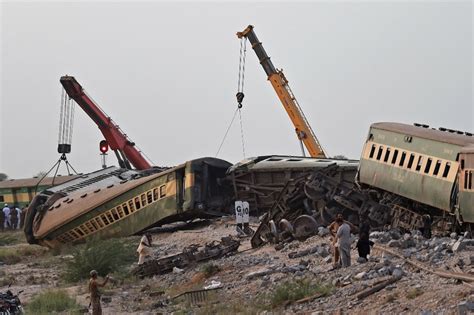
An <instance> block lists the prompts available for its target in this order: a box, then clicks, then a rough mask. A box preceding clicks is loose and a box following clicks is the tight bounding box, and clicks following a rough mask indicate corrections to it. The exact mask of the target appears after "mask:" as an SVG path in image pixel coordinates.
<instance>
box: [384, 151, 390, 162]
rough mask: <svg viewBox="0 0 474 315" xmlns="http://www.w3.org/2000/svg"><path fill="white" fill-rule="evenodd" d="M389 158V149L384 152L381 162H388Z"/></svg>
mask: <svg viewBox="0 0 474 315" xmlns="http://www.w3.org/2000/svg"><path fill="white" fill-rule="evenodd" d="M389 157H390V148H387V151H385V157H384V158H383V161H384V162H388V158H389Z"/></svg>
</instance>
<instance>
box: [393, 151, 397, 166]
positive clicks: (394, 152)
mask: <svg viewBox="0 0 474 315" xmlns="http://www.w3.org/2000/svg"><path fill="white" fill-rule="evenodd" d="M397 157H398V150H397V149H395V151H393V156H392V164H395V163H396V162H397Z"/></svg>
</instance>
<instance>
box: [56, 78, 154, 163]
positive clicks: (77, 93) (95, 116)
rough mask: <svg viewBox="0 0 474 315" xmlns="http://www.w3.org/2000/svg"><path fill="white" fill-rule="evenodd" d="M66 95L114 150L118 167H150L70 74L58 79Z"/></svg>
mask: <svg viewBox="0 0 474 315" xmlns="http://www.w3.org/2000/svg"><path fill="white" fill-rule="evenodd" d="M59 82H61V84H62V86H63V87H64V90H65V91H66V93H67V95H69V97H70V98H72V99H73V100H74V101H75V102H76V103H77V104H78V105H79V106H81V108H82V109H83V110H84V111H85V112H86V114H87V115H88V116H89V117H90V118H91V119H92V120H93V121H94V122H95V123H96V124H97V126H98V127H99V129H100V131H101V132H102V134H103V135H104V138H105V140H107V143H108V144H109V146H110V148H111V149H112V150H114V152H115V155H116V156H117V159H118V161H119V164H120V167H124V168H128V169H131V166H130V163H131V164H132V165H133V166H134V167H135V168H136V169H138V170H144V169H149V168H151V164H150V163H149V162H148V160H147V159H146V158H145V157H144V156H143V155H142V154H141V152H140V150H138V149H137V148H136V146H135V143H134V142H132V141H131V140H130V139H129V138H128V137H127V135H126V134H125V133H124V132H123V131H122V130H121V129H120V128H119V126H118V125H117V124H116V123H115V122H114V121H113V120H112V118H110V117H109V116H107V114H105V113H104V111H103V110H102V109H101V108H100V107H99V106H98V105H97V104H96V103H95V102H94V101H93V100H92V99H91V98H90V97H89V96H88V95H87V94H86V93H85V91H84V89H83V88H82V86H81V85H80V84H79V83H78V82H77V81H76V79H75V78H74V77H72V76H67V75H66V76H63V77H61V79H60V80H59Z"/></svg>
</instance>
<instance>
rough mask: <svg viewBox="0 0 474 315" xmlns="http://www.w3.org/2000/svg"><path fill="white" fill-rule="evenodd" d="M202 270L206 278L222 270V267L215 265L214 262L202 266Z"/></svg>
mask: <svg viewBox="0 0 474 315" xmlns="http://www.w3.org/2000/svg"><path fill="white" fill-rule="evenodd" d="M201 271H202V273H203V274H204V276H205V277H206V278H209V277H211V276H213V275H215V274H216V273H218V272H219V271H221V268H219V266H217V265H214V264H213V263H208V264H205V265H204V266H202V268H201Z"/></svg>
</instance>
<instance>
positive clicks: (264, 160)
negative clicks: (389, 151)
mask: <svg viewBox="0 0 474 315" xmlns="http://www.w3.org/2000/svg"><path fill="white" fill-rule="evenodd" d="M330 166H337V167H336V168H335V169H334V171H333V172H331V173H330V174H328V176H329V177H330V178H331V179H332V181H334V182H336V183H338V185H339V184H343V183H344V184H345V185H346V186H348V187H352V184H353V183H354V179H355V175H356V173H357V168H358V166H359V161H357V160H338V159H319V158H307V157H298V156H280V155H273V156H259V157H255V158H249V159H246V160H243V161H241V162H240V163H237V164H235V165H233V166H232V167H231V168H230V169H229V171H228V178H229V179H230V180H231V181H232V184H233V185H232V186H233V189H234V195H235V198H236V199H240V200H246V201H248V202H249V204H250V211H251V213H253V214H255V213H263V212H266V211H268V210H269V209H270V208H271V207H272V206H273V204H274V203H275V201H276V200H277V198H278V196H279V195H280V193H281V192H282V189H283V188H284V187H285V186H286V185H287V184H288V187H286V188H287V190H289V191H291V190H293V189H294V188H295V187H294V185H295V184H297V183H298V182H299V181H298V179H300V178H305V177H307V176H309V175H311V174H313V173H314V172H317V171H320V170H325V169H327V168H328V167H330ZM320 201H323V200H322V198H316V199H315V200H312V201H311V202H307V203H305V207H306V208H307V209H306V210H308V211H310V210H311V209H317V208H321V207H324V205H323V204H319V205H317V204H314V203H318V202H320Z"/></svg>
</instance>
